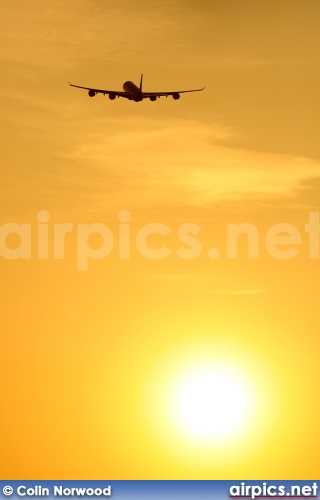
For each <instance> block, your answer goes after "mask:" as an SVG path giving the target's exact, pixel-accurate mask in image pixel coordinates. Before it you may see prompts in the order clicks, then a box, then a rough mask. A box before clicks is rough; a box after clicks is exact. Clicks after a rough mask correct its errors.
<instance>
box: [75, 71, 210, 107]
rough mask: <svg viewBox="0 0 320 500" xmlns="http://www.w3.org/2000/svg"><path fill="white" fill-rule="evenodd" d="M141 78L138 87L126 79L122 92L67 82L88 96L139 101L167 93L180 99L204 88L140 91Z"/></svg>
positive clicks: (151, 99) (152, 99)
mask: <svg viewBox="0 0 320 500" xmlns="http://www.w3.org/2000/svg"><path fill="white" fill-rule="evenodd" d="M142 80H143V75H141V79H140V87H137V86H136V85H135V84H134V83H133V82H130V81H127V82H124V84H123V92H122V91H120V92H119V91H116V90H101V89H93V88H91V87H81V86H80V85H73V84H72V83H70V82H69V85H70V86H71V87H77V88H78V89H85V90H88V95H89V97H94V96H95V95H96V94H103V95H106V94H107V95H109V99H111V100H114V99H115V98H116V97H124V98H125V99H129V100H130V101H135V102H140V101H142V100H143V99H150V101H156V100H157V98H158V97H164V96H166V97H168V95H170V96H172V97H173V99H175V100H177V99H180V94H185V93H186V92H200V91H201V90H204V89H205V87H203V88H202V89H195V90H179V91H178V92H177V91H175V92H143V91H142Z"/></svg>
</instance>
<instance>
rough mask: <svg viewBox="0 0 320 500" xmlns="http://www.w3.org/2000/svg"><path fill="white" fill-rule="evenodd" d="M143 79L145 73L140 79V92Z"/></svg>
mask: <svg viewBox="0 0 320 500" xmlns="http://www.w3.org/2000/svg"><path fill="white" fill-rule="evenodd" d="M142 80H143V75H141V79H140V92H142Z"/></svg>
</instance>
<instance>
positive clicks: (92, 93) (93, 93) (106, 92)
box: [69, 82, 131, 99]
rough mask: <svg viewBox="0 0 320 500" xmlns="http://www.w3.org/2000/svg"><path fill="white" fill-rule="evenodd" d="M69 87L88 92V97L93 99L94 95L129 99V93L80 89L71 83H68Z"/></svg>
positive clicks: (87, 88) (88, 88) (90, 88)
mask: <svg viewBox="0 0 320 500" xmlns="http://www.w3.org/2000/svg"><path fill="white" fill-rule="evenodd" d="M69 85H70V86H71V87H77V88H78V89H84V90H88V91H89V95H90V96H91V97H93V96H94V95H95V94H103V95H106V94H107V95H111V96H112V98H114V97H116V96H118V97H126V98H127V99H129V98H130V96H131V94H130V93H129V92H122V91H120V92H119V91H118V90H103V89H93V88H92V87H81V86H80V85H73V84H72V83H70V82H69ZM90 93H91V94H90Z"/></svg>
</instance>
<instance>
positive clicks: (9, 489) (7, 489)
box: [2, 486, 13, 497]
mask: <svg viewBox="0 0 320 500" xmlns="http://www.w3.org/2000/svg"><path fill="white" fill-rule="evenodd" d="M2 492H3V494H4V495H5V496H6V497H9V496H10V495H12V493H13V488H12V487H11V486H5V487H4V488H3V490H2Z"/></svg>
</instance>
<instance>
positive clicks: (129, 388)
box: [0, 0, 320, 479]
mask: <svg viewBox="0 0 320 500" xmlns="http://www.w3.org/2000/svg"><path fill="white" fill-rule="evenodd" d="M0 16H1V19H2V29H1V34H0V43H1V56H0V57H1V66H2V72H1V80H0V96H1V110H2V113H1V152H2V168H1V184H0V190H1V198H0V199H1V212H0V222H1V225H4V224H7V223H16V224H31V226H32V231H33V232H32V252H33V254H32V258H31V259H25V260H23V259H17V260H8V259H6V258H4V257H3V256H2V257H1V260H0V266H1V276H2V287H1V305H2V349H1V372H2V381H3V383H2V384H1V385H2V391H3V395H2V396H1V397H2V400H3V401H6V405H5V409H4V411H3V412H2V414H1V419H3V423H2V426H1V428H2V429H3V436H2V454H1V455H2V460H3V463H1V470H2V471H3V472H2V475H3V477H10V478H18V477H20V478H21V477H23V478H25V479H34V478H40V479H41V478H43V479H50V478H57V477H60V478H73V479H76V478H79V479H85V478H88V479H90V478H92V479H93V478H96V479H97V478H102V477H108V478H110V479H156V478H160V479H167V478H168V479H180V478H181V479H182V478H186V479H197V478H202V479H226V478H229V479H230V478H235V477H237V478H248V477H250V478H258V477H259V478H260V479H261V478H266V479H268V478H271V477H272V478H273V479H277V478H279V479H291V478H292V479H294V478H298V476H299V478H301V477H303V478H306V479H307V478H314V477H315V476H316V475H317V473H318V472H319V465H318V462H317V460H316V457H317V449H318V447H319V444H320V443H319V437H318V422H319V417H320V414H319V413H320V412H319V404H318V403H317V392H318V386H319V367H318V365H319V349H320V342H319V339H318V330H319V328H318V307H319V298H318V280H319V277H320V276H319V259H315V260H311V259H310V258H309V255H308V241H309V240H308V235H307V234H306V232H305V224H307V223H308V220H309V212H310V211H318V210H319V199H320V192H319V186H320V181H319V179H320V176H319V172H320V146H319V140H318V130H319V116H320V106H319V76H320V69H319V68H320V66H319V63H320V44H319V35H318V29H319V20H320V4H319V3H318V2H317V1H316V0H306V1H300V0H281V1H269V2H262V1H253V0H239V1H235V0H226V1H223V2H217V1H210V2H209V1H204V0H201V1H197V2H191V1H189V0H184V1H182V0H177V1H173V0H168V1H163V2H160V1H159V2H158V1H150V2H147V1H144V0H139V1H138V2H134V3H132V2H126V1H102V0H85V1H83V0H79V1H77V2H75V1H74V0H68V1H66V0H64V1H60V0H55V1H51V0H49V1H47V2H45V3H43V2H40V1H39V0H32V1H31V0H26V1H24V2H12V1H9V0H3V1H2V2H1V5H0ZM141 73H144V89H145V90H150V91H157V90H160V91H165V90H169V91H170V90H180V89H188V88H199V87H202V86H204V85H206V89H205V91H204V92H201V93H197V94H186V95H183V96H182V97H181V99H180V100H179V101H174V100H173V99H172V98H168V99H165V98H162V99H159V100H157V101H156V102H155V103H153V102H150V101H147V100H146V101H143V102H141V103H133V102H129V101H126V100H125V99H116V100H115V101H110V100H109V99H108V98H107V97H103V96H100V95H98V96H96V97H95V98H94V99H89V98H88V96H87V93H86V91H82V90H80V89H74V88H71V87H69V85H68V81H71V82H72V83H74V84H77V85H84V86H93V87H95V88H106V89H111V90H121V89H122V84H123V82H124V81H126V80H128V79H129V80H133V81H134V82H136V83H139V79H140V74H141ZM41 210H46V211H48V213H49V216H50V218H49V237H50V238H49V239H50V243H49V258H48V259H47V260H39V259H38V258H37V238H36V235H37V225H38V219H37V214H38V213H39V212H40V211H41ZM123 210H127V211H130V214H131V221H130V230H131V240H130V241H131V243H130V250H131V257H130V259H127V260H123V259H120V258H119V238H118V235H119V213H120V212H121V211H123ZM63 223H71V224H74V228H75V229H74V230H73V231H72V232H71V234H70V235H68V236H67V237H66V245H65V246H66V252H65V259H63V260H56V259H54V254H53V244H52V238H53V224H63ZM81 223H83V224H93V223H102V224H105V225H107V226H108V227H110V228H111V230H112V232H113V234H114V235H115V247H114V250H113V252H112V253H111V254H110V255H109V256H108V257H106V258H105V259H101V260H96V261H95V260H92V261H90V262H89V266H88V271H85V272H81V271H79V270H78V269H77V262H78V261H77V258H78V256H77V241H76V238H77V233H76V226H77V224H81ZM153 223H161V224H164V225H166V226H167V227H169V228H170V229H171V230H172V234H169V235H167V236H165V237H164V236H159V235H158V236H156V235H153V236H150V246H151V247H153V248H159V247H161V246H162V245H163V244H164V241H165V244H166V246H168V247H170V249H171V250H172V254H171V255H170V256H169V257H168V258H166V259H163V260H150V259H146V258H144V257H143V256H142V255H140V254H139V252H138V251H137V249H136V246H135V235H136V234H137V233H138V232H139V230H140V228H141V227H142V226H144V225H145V224H153ZM186 223H193V224H196V225H198V226H199V227H200V228H201V231H200V233H199V234H198V235H197V239H198V240H200V241H201V243H202V248H203V252H202V253H201V255H200V256H199V257H198V258H195V259H191V260H184V259H181V258H179V256H177V255H176V254H175V252H176V251H177V250H178V249H179V247H180V246H181V243H180V244H179V241H178V240H177V231H178V228H179V226H181V225H182V224H186ZM241 223H250V224H252V225H254V226H255V227H256V228H257V230H258V232H259V258H258V259H248V257H247V250H246V249H247V247H246V240H245V237H244V239H243V240H241V242H240V243H239V258H238V259H234V260H230V259H227V258H226V227H227V225H228V224H241ZM278 223H287V224H291V225H293V226H295V227H296V228H298V230H299V231H300V233H301V237H302V243H301V245H300V247H299V248H300V252H299V255H298V256H297V257H296V258H294V259H291V260H279V259H275V258H273V257H272V256H270V254H269V253H268V252H267V250H266V248H265V243H264V241H265V235H266V234H267V232H268V230H269V228H270V227H271V226H272V225H274V224H278ZM163 238H165V240H164V239H163ZM10 241H11V242H10ZM10 241H9V240H8V245H9V246H10V245H12V248H13V247H14V246H15V245H16V246H17V240H15V239H14V236H12V240H10ZM90 241H91V243H90V244H92V247H93V248H98V247H99V245H100V244H101V241H100V240H99V239H96V240H95V241H94V240H90ZM212 246H214V247H216V248H219V249H220V251H221V258H219V259H216V260H215V259H210V258H208V251H209V250H210V248H211V247H212ZM297 248H298V247H297ZM217 346H219V348H218V347H217ZM217 353H218V354H219V357H220V358H221V359H222V358H223V359H224V360H225V361H226V363H229V364H230V363H231V364H232V363H233V364H234V365H235V366H236V367H238V368H239V369H240V370H242V371H243V372H244V374H245V376H246V377H247V378H248V379H250V380H251V382H252V383H254V384H255V390H256V391H257V392H259V394H260V396H259V398H260V399H259V401H260V403H259V404H260V407H259V408H260V410H259V412H258V414H257V416H256V421H255V424H254V425H253V427H252V429H249V430H247V431H246V433H244V434H243V435H242V436H239V439H238V440H236V441H235V442H234V443H231V444H230V443H228V445H227V444H226V445H225V447H224V446H221V445H219V446H215V444H214V443H213V444H212V443H211V444H208V446H207V447H205V448H203V447H201V446H200V445H199V444H197V443H191V444H190V442H189V441H188V437H187V436H180V435H177V433H175V431H174V429H173V428H172V427H170V425H171V424H170V419H169V420H168V419H167V417H166V411H164V406H163V405H164V404H165V403H164V400H165V398H166V397H167V396H166V394H167V393H169V392H170V384H171V383H172V381H173V380H174V378H175V376H179V371H183V369H184V368H185V367H187V366H189V364H192V363H193V362H199V363H201V359H202V357H203V359H206V360H207V359H208V357H209V359H211V360H212V363H214V362H215V360H216V357H217ZM220 358H219V359H220ZM163 398H164V399H163ZM155 415H157V416H155ZM244 450H245V451H244Z"/></svg>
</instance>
